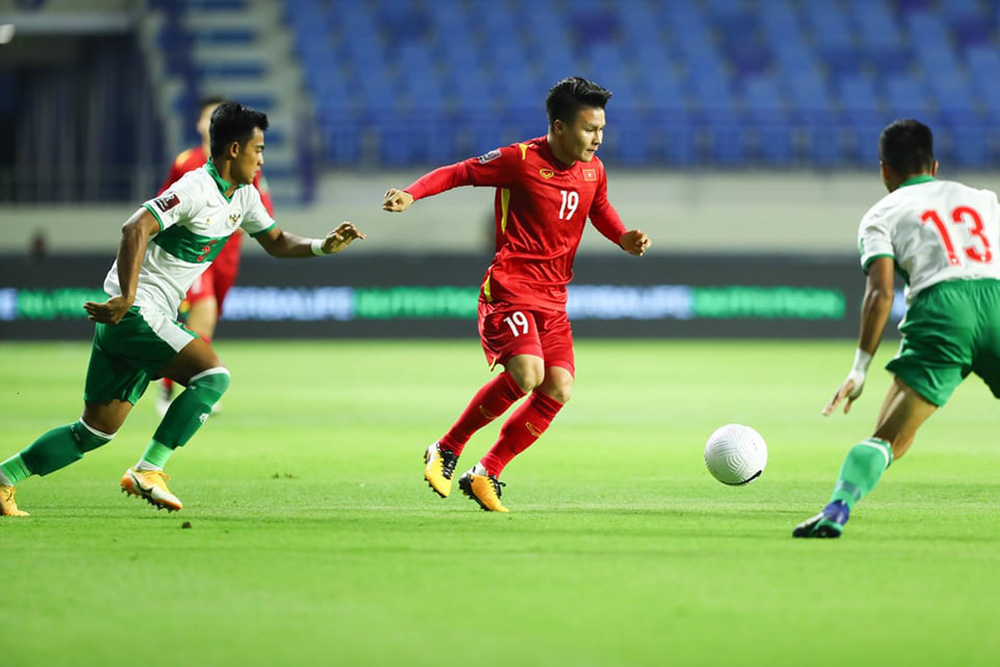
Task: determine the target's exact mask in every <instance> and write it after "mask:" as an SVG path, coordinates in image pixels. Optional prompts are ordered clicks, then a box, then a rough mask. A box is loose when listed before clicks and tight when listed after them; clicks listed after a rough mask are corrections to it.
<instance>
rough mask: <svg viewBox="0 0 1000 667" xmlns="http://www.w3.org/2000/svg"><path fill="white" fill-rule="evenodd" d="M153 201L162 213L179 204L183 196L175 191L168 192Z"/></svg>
mask: <svg viewBox="0 0 1000 667" xmlns="http://www.w3.org/2000/svg"><path fill="white" fill-rule="evenodd" d="M153 203H154V204H156V208H158V209H160V211H161V212H162V213H166V212H167V211H169V210H170V209H172V208H173V207H174V206H177V205H178V204H180V203H181V198H180V197H178V196H177V195H176V194H174V193H173V192H168V193H167V194H165V195H163V196H162V197H159V198H158V199H154V200H153Z"/></svg>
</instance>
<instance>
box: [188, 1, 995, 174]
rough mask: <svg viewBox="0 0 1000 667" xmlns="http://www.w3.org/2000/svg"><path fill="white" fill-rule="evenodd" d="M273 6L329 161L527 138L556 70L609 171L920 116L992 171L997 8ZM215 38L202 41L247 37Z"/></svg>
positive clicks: (841, 152) (953, 148)
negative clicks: (572, 78) (589, 120)
mask: <svg viewBox="0 0 1000 667" xmlns="http://www.w3.org/2000/svg"><path fill="white" fill-rule="evenodd" d="M199 2H201V3H202V4H204V5H225V4H227V3H229V4H232V3H235V4H239V3H240V0H199ZM283 7H284V11H283V16H284V18H285V20H286V22H287V24H288V26H289V28H290V30H291V32H292V35H293V37H292V42H293V50H294V52H295V55H296V57H297V58H298V60H299V62H300V64H301V67H302V70H303V81H304V83H305V87H306V89H307V91H308V95H309V96H310V97H311V100H312V103H313V106H314V108H315V114H316V119H317V123H318V127H319V132H320V134H321V137H322V154H323V160H324V162H325V163H326V164H327V165H332V166H342V167H350V166H355V165H358V164H366V165H376V166H385V167H396V166H405V165H414V164H433V163H439V162H445V161H449V160H457V159H460V158H462V157H464V156H468V155H474V154H478V153H481V152H485V151H486V150H489V149H490V148H492V147H494V146H496V145H499V144H503V143H506V142H510V141H513V140H517V139H520V138H525V137H529V136H537V135H540V134H542V133H544V132H545V129H546V128H545V118H544V116H543V115H542V111H541V102H542V99H543V98H544V95H545V92H546V90H547V88H548V86H549V85H551V84H552V83H553V82H555V81H556V80H558V79H559V78H562V77H563V76H566V75H570V74H579V75H582V76H587V77H590V78H594V79H595V80H597V81H599V82H600V83H601V84H603V85H605V86H606V87H608V88H609V89H611V90H612V91H613V92H614V93H615V96H614V99H613V101H612V104H611V106H609V120H610V124H609V127H608V135H609V137H608V138H609V141H608V142H607V144H606V145H605V147H604V148H602V154H603V155H604V156H605V158H606V159H607V160H609V161H616V162H618V163H620V164H627V165H634V166H652V167H679V168H689V167H713V168H741V167H747V166H754V167H777V168H794V167H797V166H803V165H814V166H818V167H820V168H824V167H827V168H841V167H848V168H850V167H859V166H863V167H869V166H871V165H872V164H873V161H874V160H875V156H874V155H873V153H872V149H871V147H872V145H873V138H874V136H876V135H877V132H878V130H879V129H880V128H881V127H882V125H883V124H884V123H886V122H888V121H889V120H891V119H893V118H895V117H900V116H912V117H917V118H920V119H923V120H926V121H927V122H929V123H931V124H932V125H933V126H934V127H935V129H936V130H937V133H938V137H939V146H940V151H941V153H942V156H943V157H947V159H948V160H950V161H952V162H954V163H957V164H958V165H960V166H965V167H970V168H988V167H996V166H998V165H1000V83H998V81H1000V76H998V75H1000V48H998V44H1000V7H998V5H997V3H990V2H982V1H980V0H832V1H829V2H811V1H807V0H686V1H682V0H670V1H667V0H629V1H628V2H625V3H622V2H612V1H611V0H509V1H506V2H502V3H501V2H497V1H495V0H369V1H366V2H357V1H356V0H285V2H284V6H283ZM230 32H231V33H232V34H230V33H228V32H227V33H226V34H221V33H219V31H218V30H216V31H214V32H212V34H211V35H210V37H211V38H212V39H213V40H223V41H233V42H237V43H238V42H240V40H242V39H245V38H246V37H247V36H246V35H241V34H239V33H240V29H239V28H234V29H232V30H231V31H230ZM203 33H204V31H203ZM217 33H218V34H217ZM202 37H204V35H201V36H199V35H198V34H194V35H189V36H187V37H186V39H189V40H194V41H195V42H197V40H198V39H201V38H202ZM174 51H175V52H180V51H183V49H175V50H174ZM176 57H177V58H183V57H184V56H183V54H182V53H176ZM180 66H182V67H183V66H184V63H181V64H180ZM188 67H189V68H190V69H189V70H188V71H190V72H191V74H190V76H193V77H195V78H198V77H206V76H210V75H211V76H226V75H232V76H244V75H246V76H253V75H254V74H255V73H256V71H255V69H254V65H246V66H245V67H244V68H241V69H239V71H236V70H234V69H233V68H232V67H228V68H227V67H223V66H218V65H211V64H210V65H200V66H199V65H197V64H195V65H194V66H190V65H189V66H188ZM220 67H221V69H220ZM264 106H265V108H266V104H265V105H264Z"/></svg>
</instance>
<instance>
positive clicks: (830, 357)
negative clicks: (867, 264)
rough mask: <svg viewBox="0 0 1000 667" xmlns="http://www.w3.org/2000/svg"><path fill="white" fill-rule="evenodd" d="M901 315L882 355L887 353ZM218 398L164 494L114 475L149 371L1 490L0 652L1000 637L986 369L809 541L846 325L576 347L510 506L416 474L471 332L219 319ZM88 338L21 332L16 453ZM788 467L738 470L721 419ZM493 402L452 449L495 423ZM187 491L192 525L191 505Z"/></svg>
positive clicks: (593, 650)
mask: <svg viewBox="0 0 1000 667" xmlns="http://www.w3.org/2000/svg"><path fill="white" fill-rule="evenodd" d="M891 348H892V345H891V344H886V346H885V348H884V349H883V350H882V352H881V353H880V355H879V356H878V358H877V359H876V366H880V365H881V362H884V361H885V360H886V359H887V358H888V356H889V355H890V354H891ZM218 349H219V351H220V354H221V356H222V357H223V359H224V360H225V361H226V363H227V365H228V366H229V367H230V368H231V370H232V374H233V385H232V388H231V389H230V391H229V393H228V394H227V395H226V397H225V399H224V401H223V403H224V411H223V412H222V413H221V414H220V415H218V416H216V417H213V418H212V419H211V420H210V421H209V422H208V424H207V425H206V426H205V428H203V429H202V431H201V432H200V433H199V434H198V435H197V436H196V437H195V439H194V440H193V441H192V442H191V443H190V444H189V445H188V446H187V447H185V448H184V449H183V450H181V451H180V452H179V453H178V454H177V455H176V456H175V457H174V458H173V459H172V461H171V462H170V465H169V472H170V473H171V474H172V475H173V482H172V483H171V488H172V490H174V491H175V492H176V493H177V495H179V496H180V497H181V498H182V499H183V500H184V502H185V509H184V510H183V511H182V512H181V513H179V514H174V515H167V514H166V513H164V512H160V513H157V512H155V511H154V510H152V508H150V507H149V506H148V505H146V504H145V503H142V502H140V501H138V500H136V499H134V498H127V497H125V496H123V495H120V494H119V493H118V479H119V477H120V475H121V473H122V471H123V470H124V469H125V468H126V467H127V466H129V465H131V464H132V463H134V461H135V459H136V458H137V456H138V455H139V453H140V452H141V451H142V449H143V447H144V446H145V444H146V442H147V440H148V438H149V436H150V434H151V433H152V431H153V429H154V427H155V423H156V418H155V416H154V410H153V407H152V400H151V398H152V397H151V396H147V397H146V398H145V399H144V400H143V401H142V402H140V403H139V405H138V406H137V407H136V409H135V410H134V412H133V414H132V416H131V418H130V420H129V421H128V422H127V423H126V425H125V426H124V427H123V429H122V430H121V431H120V432H119V434H118V436H117V437H116V438H115V440H114V441H113V442H112V443H111V444H110V445H108V446H107V447H105V448H103V449H102V450H99V451H97V452H94V453H91V454H89V455H88V456H87V457H86V458H85V459H84V460H83V461H81V462H79V463H77V464H76V465H74V466H71V467H70V468H67V469H65V470H63V471H60V472H58V473H56V474H54V475H51V476H49V477H47V478H44V479H40V478H32V479H30V480H27V481H26V482H25V483H24V484H22V485H21V487H20V488H19V493H18V501H19V503H20V504H21V506H22V508H24V509H26V510H28V511H30V512H32V513H33V516H32V517H30V518H29V519H23V520H14V519H7V518H3V519H0V547H2V548H0V568H2V572H3V575H2V579H0V581H2V584H0V592H2V599H3V604H2V605H0V665H16V666H18V667H26V666H34V665H57V664H73V665H77V666H82V665H117V664H122V663H125V662H131V663H138V664H142V665H144V666H157V665H168V664H169V665H263V664H277V665H290V664H331V665H332V664H336V665H388V664H410V665H443V664H475V665H501V664H503V665H508V666H511V667H514V666H521V665H793V664H794V665H797V664H812V665H840V666H843V665H876V664H878V665H903V664H905V665H994V664H996V660H997V655H998V654H1000V633H997V632H996V614H997V609H998V600H1000V574H998V567H997V566H998V561H1000V549H998V547H1000V522H998V521H997V518H998V517H997V514H998V499H1000V482H997V473H998V472H1000V447H998V444H1000V442H998V441H1000V437H998V435H997V432H998V430H1000V429H998V427H1000V416H998V414H997V411H996V408H997V406H996V403H995V401H994V399H992V397H991V396H990V395H989V392H988V391H987V390H986V389H985V388H984V387H983V386H982V383H981V382H979V381H978V380H976V379H974V378H973V379H971V380H970V381H968V382H967V383H966V384H965V385H963V386H962V387H961V388H960V389H959V391H958V392H957V393H956V394H955V396H954V398H953V399H952V402H951V403H950V404H949V405H948V406H947V408H946V409H944V410H943V411H941V412H940V413H939V414H937V415H935V416H934V417H933V418H932V419H931V421H930V422H928V424H927V425H926V427H925V429H924V430H923V431H922V432H921V434H920V435H919V436H918V439H917V442H916V444H915V445H914V447H913V449H912V450H911V452H910V454H909V455H908V456H907V457H906V458H904V459H902V460H901V461H900V462H898V463H897V464H896V465H894V467H893V468H892V469H891V470H890V471H889V472H888V473H887V474H886V476H885V477H884V478H883V481H882V483H881V485H880V486H879V487H878V488H877V489H876V490H875V491H874V492H873V493H872V494H871V495H870V496H869V497H868V498H866V499H865V501H864V502H863V503H862V504H860V505H859V506H858V507H857V508H856V510H855V513H854V515H853V516H852V519H851V523H850V524H849V526H848V530H847V532H846V533H845V536H844V538H843V539H841V540H839V541H804V540H792V539H791V537H790V533H791V529H792V527H793V526H794V524H795V523H797V522H798V521H800V520H802V519H804V518H806V517H807V516H809V515H811V514H813V513H815V512H816V511H817V510H818V509H819V508H820V507H821V506H822V505H823V504H824V503H825V501H826V500H827V497H828V494H829V491H830V488H831V486H832V483H833V481H834V479H835V477H836V473H837V470H838V468H839V466H840V463H841V461H842V459H843V455H844V453H845V452H846V451H847V449H848V448H849V447H850V446H851V445H852V444H854V443H855V442H857V441H858V440H859V439H861V438H862V437H864V436H867V435H869V433H870V430H871V427H872V423H873V420H874V416H875V413H876V411H877V408H878V404H879V402H880V400H881V396H882V394H883V393H884V391H885V388H886V386H887V384H888V375H887V374H886V373H885V372H884V371H879V370H876V371H875V372H874V373H873V375H872V377H871V380H870V382H869V384H868V387H867V390H866V394H865V396H864V397H862V399H861V400H860V401H859V402H858V403H856V404H855V409H854V410H852V412H851V414H849V415H847V416H844V415H842V414H838V415H836V416H835V417H831V418H826V419H824V418H822V417H821V416H820V414H819V412H820V409H821V408H822V406H823V404H824V403H825V401H826V399H827V398H828V395H829V394H831V393H832V392H833V390H834V389H835V388H836V386H837V384H838V383H839V382H840V380H841V379H842V376H843V374H844V373H845V372H846V371H847V368H848V366H849V364H850V361H851V358H852V349H853V344H852V343H849V342H844V343H795V342H760V343H757V342H745V343H728V342H674V341H650V342H610V341H608V342H605V341H582V342H579V344H578V347H577V364H578V370H577V385H576V388H575V396H574V399H573V401H572V402H571V403H570V404H569V405H568V406H567V408H566V409H565V410H564V411H563V412H562V413H561V414H560V416H559V417H558V418H557V419H556V421H555V423H554V425H553V427H552V429H551V430H550V431H549V432H548V433H547V434H546V435H545V437H544V438H543V439H542V440H541V441H540V442H539V443H538V444H536V445H535V446H534V447H533V448H532V449H531V450H529V451H528V452H526V453H525V454H524V455H522V456H521V457H519V458H518V459H517V460H516V461H514V463H512V464H511V465H510V467H508V468H507V470H506V471H505V474H504V479H505V480H506V481H507V483H508V486H507V488H506V489H505V494H504V501H505V503H506V504H507V505H508V507H510V508H511V513H510V514H507V515H495V514H487V513H484V512H481V511H480V510H479V509H478V508H477V507H476V506H475V505H474V504H473V503H472V502H470V501H468V500H467V499H465V498H464V497H463V496H462V495H461V494H460V493H459V492H458V491H457V490H456V492H455V493H454V494H453V495H452V497H451V498H449V499H447V500H442V499H439V498H438V497H437V496H435V495H433V494H432V493H431V491H430V490H429V489H428V488H427V487H426V485H425V484H424V483H423V480H422V477H421V468H422V458H421V454H422V450H423V448H424V447H425V446H426V445H427V444H428V443H429V442H431V441H432V440H434V439H435V438H437V437H438V436H439V435H440V434H441V433H442V432H443V431H444V429H446V428H447V427H448V426H449V425H450V424H451V422H452V421H453V420H454V418H455V417H456V416H457V414H458V412H459V410H460V409H461V408H462V407H463V406H464V405H465V402H466V401H467V400H468V398H469V397H470V396H471V394H472V392H473V391H474V390H475V389H476V388H477V387H478V386H479V385H480V384H482V383H483V382H485V380H486V379H487V378H488V375H487V372H486V370H485V365H484V363H483V359H482V355H481V352H480V350H479V348H478V345H477V343H476V341H474V340H469V341H460V342H454V341H453V342H396V343H382V342H372V343H361V342H350V343H344V342H317V343H291V342H273V343H237V342H227V341H222V342H220V343H219V345H218ZM88 350H89V344H88V345H84V344H73V345H62V344H4V345H0V424H2V425H3V430H2V433H3V437H2V440H0V458H5V457H6V456H8V455H9V454H11V453H14V452H15V451H17V450H19V449H20V448H22V447H23V446H24V445H26V444H27V443H29V442H30V441H31V440H32V439H33V438H34V437H35V436H36V435H38V434H39V433H41V432H42V431H43V430H45V429H48V428H50V427H53V426H57V425H60V424H63V423H66V422H69V421H71V420H73V419H75V418H76V417H77V416H78V414H79V408H80V400H81V399H80V395H81V391H82V380H83V374H84V371H85V367H86V362H87V354H88ZM733 421H737V422H745V423H749V424H751V425H753V426H754V427H756V428H757V429H758V430H759V431H760V432H761V433H762V434H763V435H764V437H765V438H766V439H767V441H768V445H769V452H770V460H769V464H768V468H767V470H766V472H765V473H764V476H763V477H762V478H761V479H760V480H758V481H757V482H755V483H753V484H751V485H749V486H747V487H739V488H730V487H726V486H723V485H721V484H719V483H717V482H715V481H714V480H713V479H712V478H711V477H710V476H709V475H708V473H707V471H706V470H705V468H704V464H703V461H702V447H703V443H704V441H705V439H706V438H707V436H708V434H709V433H710V432H711V431H712V430H713V429H714V428H716V427H717V426H719V425H721V424H724V423H727V422H733ZM498 427H499V426H498V424H494V425H492V426H491V427H489V428H488V429H487V430H484V431H483V432H481V433H480V434H478V435H477V436H476V437H475V438H474V439H473V440H472V442H471V443H470V444H469V447H468V449H467V450H466V455H465V456H464V457H463V459H462V461H461V462H460V463H459V468H460V469H464V468H465V467H468V466H469V465H471V464H472V463H473V462H475V460H476V458H477V457H478V456H480V455H482V453H483V452H485V450H486V449H487V448H488V447H489V445H490V444H491V442H492V439H493V437H494V436H495V434H496V432H497V430H498ZM185 522H189V523H190V529H184V528H183V527H182V526H183V525H184V523H185Z"/></svg>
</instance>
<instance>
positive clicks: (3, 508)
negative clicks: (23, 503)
mask: <svg viewBox="0 0 1000 667" xmlns="http://www.w3.org/2000/svg"><path fill="white" fill-rule="evenodd" d="M0 516H31V515H30V514H28V513H27V512H25V511H24V510H19V509H17V503H15V502H14V487H13V486H4V485H2V484H0Z"/></svg>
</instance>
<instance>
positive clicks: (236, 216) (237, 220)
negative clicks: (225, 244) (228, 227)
mask: <svg viewBox="0 0 1000 667" xmlns="http://www.w3.org/2000/svg"><path fill="white" fill-rule="evenodd" d="M229 222H230V223H231V224H232V225H233V226H236V225H238V224H240V214H239V213H233V214H232V215H231V216H229Z"/></svg>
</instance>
